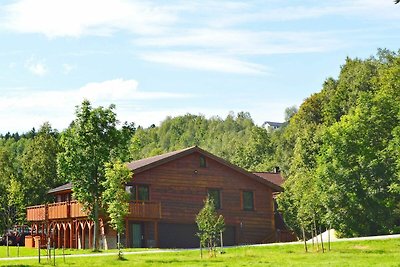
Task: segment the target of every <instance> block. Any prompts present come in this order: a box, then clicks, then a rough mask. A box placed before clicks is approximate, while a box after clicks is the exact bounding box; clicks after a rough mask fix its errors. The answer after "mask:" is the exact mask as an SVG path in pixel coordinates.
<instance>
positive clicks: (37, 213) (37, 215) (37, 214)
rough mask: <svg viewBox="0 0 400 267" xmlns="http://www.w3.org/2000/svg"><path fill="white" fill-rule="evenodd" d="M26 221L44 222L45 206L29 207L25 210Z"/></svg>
mask: <svg viewBox="0 0 400 267" xmlns="http://www.w3.org/2000/svg"><path fill="white" fill-rule="evenodd" d="M26 219H27V220H28V221H44V220H45V219H46V206H45V205H38V206H31V207H28V208H27V209H26Z"/></svg>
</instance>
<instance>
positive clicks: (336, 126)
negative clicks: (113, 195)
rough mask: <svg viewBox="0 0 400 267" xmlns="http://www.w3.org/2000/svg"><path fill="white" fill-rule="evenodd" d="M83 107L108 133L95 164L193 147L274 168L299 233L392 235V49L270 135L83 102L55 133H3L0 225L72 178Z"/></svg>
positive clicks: (395, 104)
mask: <svg viewBox="0 0 400 267" xmlns="http://www.w3.org/2000/svg"><path fill="white" fill-rule="evenodd" d="M86 111H87V115H88V117H87V118H89V117H90V116H91V115H90V114H92V113H90V112H92V111H96V112H97V113H96V114H98V116H100V117H101V116H108V118H109V119H110V121H111V123H109V124H107V125H106V124H104V125H103V124H102V123H103V122H102V121H101V120H100V119H99V118H98V117H93V116H92V117H90V119H91V120H96V119H99V120H98V121H97V125H100V126H104V127H109V128H108V129H110V130H109V131H107V132H106V134H107V135H112V138H109V139H106V138H105V137H104V135H105V134H103V135H98V136H96V138H99V140H100V139H101V140H103V143H104V144H107V146H108V147H107V149H102V150H101V149H100V148H99V153H101V155H102V159H101V163H102V164H105V163H106V162H108V161H113V160H120V161H123V162H128V161H131V160H136V159H141V158H144V157H149V156H154V155H158V154H162V153H164V152H169V151H173V150H177V149H181V148H185V147H189V146H194V145H198V146H200V147H201V148H203V149H205V150H208V151H210V152H211V153H213V154H216V155H218V156H220V157H222V158H224V159H226V160H228V161H230V162H232V163H234V164H236V165H238V166H240V167H242V168H244V169H246V170H249V171H272V170H273V168H274V167H275V166H279V167H280V169H281V170H282V175H283V177H284V179H285V183H284V192H283V193H281V194H280V195H279V197H278V204H279V210H280V211H281V212H282V213H283V215H284V217H285V221H286V223H287V224H288V226H289V227H290V228H291V229H293V230H294V231H295V232H296V233H297V234H298V235H299V236H301V233H302V231H303V230H304V231H305V232H306V233H308V234H309V233H311V232H312V231H315V229H316V228H319V227H321V228H323V229H325V228H334V229H336V230H337V231H338V232H339V234H340V235H342V236H346V237H352V236H365V235H377V234H390V233H399V232H400V123H399V122H400V52H393V51H389V50H385V49H381V50H378V52H377V54H376V55H375V56H371V57H370V58H367V59H359V58H347V59H346V61H345V63H344V64H343V65H342V66H341V70H340V74H339V75H338V77H336V78H328V79H326V80H325V81H324V82H323V84H322V88H321V90H319V92H318V93H315V94H313V95H311V96H309V97H308V98H307V99H305V100H304V102H303V103H302V104H301V106H300V107H299V108H298V109H297V108H296V107H288V108H287V109H286V111H285V122H284V126H283V127H281V128H279V129H277V130H273V131H271V130H267V129H265V128H263V127H261V126H258V125H256V124H255V123H254V121H253V120H252V118H251V115H250V114H249V113H248V112H239V113H237V114H235V113H233V112H231V113H230V114H229V115H228V116H227V117H225V118H221V117H218V116H215V117H211V118H206V117H205V116H203V115H193V114H186V115H183V116H178V117H167V118H166V119H165V120H164V121H163V122H161V123H160V125H159V126H155V125H152V126H150V127H148V128H144V127H141V126H136V125H135V123H134V122H125V123H122V124H121V123H119V122H118V121H117V120H116V117H117V114H115V112H114V107H113V105H111V106H110V107H109V108H102V107H99V108H92V107H91V105H90V103H89V102H88V101H84V102H83V103H82V105H81V106H79V107H77V111H76V114H77V118H76V120H75V121H74V122H72V123H71V125H70V126H69V127H68V128H67V129H66V130H64V131H62V132H58V131H57V130H55V129H53V128H52V127H51V125H50V124H49V123H44V124H43V125H42V126H41V127H40V128H39V129H37V130H36V129H32V130H31V131H30V132H27V133H21V134H19V133H7V134H5V135H1V136H0V230H1V231H3V230H4V229H6V228H7V227H10V226H11V225H13V224H23V223H25V207H26V206H31V205H36V204H42V203H44V202H46V201H51V200H50V199H49V198H48V196H47V195H46V192H47V191H48V190H49V189H50V188H53V187H55V186H58V185H61V184H63V183H65V182H67V181H71V179H72V178H71V177H69V175H68V174H69V173H70V170H69V169H68V168H69V167H68V166H69V165H68V164H69V163H68V155H69V153H75V152H74V150H75V148H76V149H77V150H79V149H80V151H85V146H84V144H87V145H91V143H90V142H89V141H88V140H84V138H80V139H79V138H78V139H73V137H74V136H79V133H80V132H79V131H80V130H82V129H80V128H79V127H77V125H79V122H82V121H85V120H86V119H87V118H86V117H85V116H84V115H85V112H86ZM89 115H90V116H89ZM265 119H266V120H267V119H268V114H265ZM132 120H133V121H134V118H132ZM86 132H87V131H86ZM76 140H78V141H76ZM90 140H91V139H90ZM74 142H75V143H74ZM85 142H86V143H85ZM78 147H79V149H78ZM82 153H83V152H82ZM85 153H86V152H85ZM82 155H83V154H82ZM97 167H98V166H97ZM103 169H104V166H103V167H102V166H100V168H99V170H103ZM84 173H85V172H84V170H81V173H80V174H84ZM100 173H101V171H100ZM100 176H101V175H100ZM100 178H101V177H100ZM99 201H100V200H99Z"/></svg>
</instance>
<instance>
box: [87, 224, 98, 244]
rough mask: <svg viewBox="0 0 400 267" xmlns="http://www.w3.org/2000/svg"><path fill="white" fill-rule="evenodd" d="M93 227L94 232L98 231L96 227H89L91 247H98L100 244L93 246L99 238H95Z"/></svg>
mask: <svg viewBox="0 0 400 267" xmlns="http://www.w3.org/2000/svg"><path fill="white" fill-rule="evenodd" d="M92 228H93V232H94V231H96V227H95V226H94V227H90V226H89V227H88V231H89V248H95V250H96V249H98V246H97V245H96V244H95V246H94V247H93V244H94V242H97V239H95V237H94V236H93V235H92ZM94 235H96V233H94Z"/></svg>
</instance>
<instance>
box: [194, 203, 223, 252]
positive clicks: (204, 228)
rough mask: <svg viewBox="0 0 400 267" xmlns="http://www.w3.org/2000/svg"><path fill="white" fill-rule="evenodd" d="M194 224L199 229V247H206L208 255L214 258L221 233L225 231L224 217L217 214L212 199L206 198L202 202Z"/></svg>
mask: <svg viewBox="0 0 400 267" xmlns="http://www.w3.org/2000/svg"><path fill="white" fill-rule="evenodd" d="M196 223H197V227H198V229H199V232H198V233H197V235H198V237H199V238H200V245H201V246H202V247H205V246H207V247H208V251H209V254H210V255H211V256H214V257H215V256H216V246H217V243H218V240H219V236H220V233H221V231H224V229H225V222H224V217H223V216H222V215H219V216H218V214H217V212H216V211H215V205H214V201H213V199H212V198H209V197H207V198H206V200H205V201H204V207H203V208H202V209H201V210H200V212H199V213H198V214H197V216H196Z"/></svg>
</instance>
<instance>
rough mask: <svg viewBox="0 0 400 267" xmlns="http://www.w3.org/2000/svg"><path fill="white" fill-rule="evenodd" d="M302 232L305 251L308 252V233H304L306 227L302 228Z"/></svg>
mask: <svg viewBox="0 0 400 267" xmlns="http://www.w3.org/2000/svg"><path fill="white" fill-rule="evenodd" d="M301 230H302V231H303V240H304V250H305V251H306V252H308V249H307V240H306V233H305V232H304V226H301Z"/></svg>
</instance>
